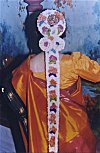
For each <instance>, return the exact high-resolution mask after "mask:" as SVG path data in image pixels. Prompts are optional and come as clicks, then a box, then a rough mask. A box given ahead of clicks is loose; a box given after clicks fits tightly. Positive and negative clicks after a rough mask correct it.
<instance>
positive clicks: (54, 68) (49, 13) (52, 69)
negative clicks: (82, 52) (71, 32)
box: [37, 10, 65, 152]
mask: <svg viewBox="0 0 100 153" xmlns="http://www.w3.org/2000/svg"><path fill="white" fill-rule="evenodd" d="M64 23H65V20H64V16H63V15H62V14H61V13H60V12H57V11H56V10H46V11H44V12H43V14H41V15H40V17H38V22H37V25H38V29H39V31H40V32H41V33H42V35H43V36H44V37H43V38H41V39H40V41H39V46H40V48H41V49H42V50H43V51H45V56H46V58H45V59H46V79H47V97H48V99H47V102H48V142H49V152H58V131H59V105H60V100H59V95H60V89H59V84H60V66H59V51H61V50H62V49H64V46H65V42H64V40H63V39H62V38H60V37H59V36H60V35H61V34H62V33H63V32H64V30H65V24H64Z"/></svg>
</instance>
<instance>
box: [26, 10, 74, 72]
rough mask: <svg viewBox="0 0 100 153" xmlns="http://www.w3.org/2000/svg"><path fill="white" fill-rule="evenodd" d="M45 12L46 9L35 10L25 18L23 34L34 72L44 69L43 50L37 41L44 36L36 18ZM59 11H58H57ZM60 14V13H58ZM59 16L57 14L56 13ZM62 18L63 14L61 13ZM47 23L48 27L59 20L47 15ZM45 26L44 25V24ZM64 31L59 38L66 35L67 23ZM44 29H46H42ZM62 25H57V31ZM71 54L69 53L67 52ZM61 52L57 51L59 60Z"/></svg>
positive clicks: (54, 16)
mask: <svg viewBox="0 0 100 153" xmlns="http://www.w3.org/2000/svg"><path fill="white" fill-rule="evenodd" d="M43 12H46V10H36V11H34V12H33V13H32V14H30V15H28V16H27V17H26V20H25V23H24V25H25V36H26V39H27V46H28V49H29V53H30V69H31V70H32V71H34V72H42V71H45V52H44V51H43V50H42V49H41V48H40V46H39V41H40V39H41V38H43V37H44V36H43V35H42V34H41V33H40V31H39V29H38V26H37V20H38V18H39V19H40V18H43V16H42V13H43ZM56 12H58V11H56ZM58 13H60V12H58ZM60 14H62V13H60ZM57 15H58V16H59V14H57ZM62 16H63V18H64V15H63V14H62ZM48 18H49V20H48V22H49V23H48V24H49V25H50V27H53V24H56V23H57V22H58V21H59V18H57V17H56V15H54V14H53V15H52V14H51V15H49V17H48ZM44 27H45V26H44ZM65 27H66V28H65V30H64V32H62V34H61V35H60V38H62V39H63V38H64V37H66V30H67V23H66V26H65ZM44 30H46V29H44ZM61 30H62V27H59V32H61ZM51 39H52V38H51ZM68 54H71V53H68ZM62 56H63V54H62V53H61V52H60V53H59V58H60V60H61V59H62Z"/></svg>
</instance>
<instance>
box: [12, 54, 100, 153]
mask: <svg viewBox="0 0 100 153" xmlns="http://www.w3.org/2000/svg"><path fill="white" fill-rule="evenodd" d="M60 73H61V74H60V79H61V80H60V91H61V94H60V127H59V153H95V143H96V141H95V136H94V135H93V133H92V131H91V129H90V127H89V123H88V117H87V114H86V110H85V103H84V99H83V96H82V89H81V81H80V77H82V78H84V79H87V80H90V81H93V82H98V81H100V66H99V64H98V63H97V62H95V61H93V60H90V59H89V58H88V57H87V56H85V55H83V54H82V53H80V52H74V53H72V54H71V55H63V56H62V59H61V62H60ZM12 84H13V86H14V88H15V90H16V91H17V93H18V94H19V96H20V97H21V98H22V100H23V102H24V104H25V105H26V106H27V108H28V131H29V152H30V153H48V135H47V101H46V99H47V98H46V80H45V72H32V71H31V70H30V57H29V58H28V59H27V60H26V61H24V62H23V64H22V65H21V66H20V67H18V68H17V69H16V70H14V71H13V79H12Z"/></svg>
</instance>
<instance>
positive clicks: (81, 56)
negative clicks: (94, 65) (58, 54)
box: [72, 51, 90, 60]
mask: <svg viewBox="0 0 100 153" xmlns="http://www.w3.org/2000/svg"><path fill="white" fill-rule="evenodd" d="M72 58H73V59H74V60H90V58H89V57H88V56H86V55H85V54H83V53H82V52H79V51H76V52H72Z"/></svg>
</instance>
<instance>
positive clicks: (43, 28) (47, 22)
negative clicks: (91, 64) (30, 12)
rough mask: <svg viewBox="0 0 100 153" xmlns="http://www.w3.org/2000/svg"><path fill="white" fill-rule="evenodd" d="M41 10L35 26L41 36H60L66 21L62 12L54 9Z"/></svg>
mask: <svg viewBox="0 0 100 153" xmlns="http://www.w3.org/2000/svg"><path fill="white" fill-rule="evenodd" d="M50 11H51V13H50V12H49V10H46V11H45V13H44V12H42V13H41V14H40V16H39V17H38V20H37V26H38V28H39V31H40V32H41V33H42V35H43V36H55V35H58V36H61V35H62V34H63V32H64V31H65V27H66V23H65V19H64V16H63V14H62V13H60V12H57V11H56V10H50Z"/></svg>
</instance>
